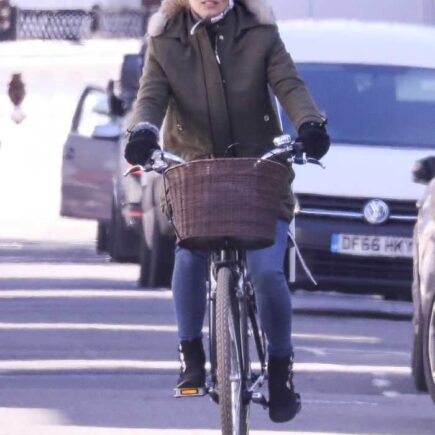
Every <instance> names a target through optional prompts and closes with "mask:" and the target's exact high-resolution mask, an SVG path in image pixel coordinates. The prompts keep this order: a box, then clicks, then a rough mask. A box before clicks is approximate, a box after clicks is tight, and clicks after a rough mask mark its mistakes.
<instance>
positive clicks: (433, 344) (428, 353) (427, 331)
mask: <svg viewBox="0 0 435 435" xmlns="http://www.w3.org/2000/svg"><path fill="white" fill-rule="evenodd" d="M428 308H429V309H428V312H427V315H426V316H425V325H424V334H423V363H424V374H425V378H426V385H427V389H428V391H429V394H430V395H431V397H432V400H433V401H434V402H435V294H433V295H432V298H431V301H430V303H429V307H428Z"/></svg>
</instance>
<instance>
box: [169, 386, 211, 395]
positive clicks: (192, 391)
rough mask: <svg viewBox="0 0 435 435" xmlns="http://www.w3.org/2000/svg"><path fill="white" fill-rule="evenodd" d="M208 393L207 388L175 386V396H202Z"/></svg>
mask: <svg viewBox="0 0 435 435" xmlns="http://www.w3.org/2000/svg"><path fill="white" fill-rule="evenodd" d="M206 394H207V390H206V388H203V387H201V388H174V397H201V396H205V395H206Z"/></svg>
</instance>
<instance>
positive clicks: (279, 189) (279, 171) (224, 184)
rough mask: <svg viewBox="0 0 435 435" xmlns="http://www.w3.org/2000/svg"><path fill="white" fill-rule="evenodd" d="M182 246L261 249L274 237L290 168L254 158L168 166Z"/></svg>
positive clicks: (176, 222)
mask: <svg viewBox="0 0 435 435" xmlns="http://www.w3.org/2000/svg"><path fill="white" fill-rule="evenodd" d="M165 177H166V178H165V182H166V183H167V187H168V188H169V198H170V201H171V206H172V210H173V220H174V227H175V231H176V233H177V238H178V243H179V244H180V246H183V247H185V248H189V249H220V248H223V247H237V248H246V249H259V248H264V247H267V246H270V245H272V244H273V242H274V239H275V225H276V221H277V218H278V213H279V211H280V207H281V204H282V201H283V199H284V198H285V196H286V194H287V193H288V183H289V171H288V169H287V168H286V167H285V166H284V165H281V164H279V163H275V162H271V161H261V162H258V160H257V159H253V158H231V159H209V160H196V161H192V162H189V163H186V164H183V165H177V166H174V167H172V168H170V169H169V170H168V171H166V174H165Z"/></svg>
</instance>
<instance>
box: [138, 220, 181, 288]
mask: <svg viewBox="0 0 435 435" xmlns="http://www.w3.org/2000/svg"><path fill="white" fill-rule="evenodd" d="M139 257H140V274H139V286H140V287H142V288H162V287H170V286H171V279H172V269H173V267H174V240H173V238H171V237H168V236H166V235H164V234H161V233H160V231H159V227H158V225H154V229H153V233H152V244H151V246H149V245H148V243H147V241H146V239H145V237H142V241H141V248H140V254H139Z"/></svg>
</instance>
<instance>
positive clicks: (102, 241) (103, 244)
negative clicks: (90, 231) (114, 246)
mask: <svg viewBox="0 0 435 435" xmlns="http://www.w3.org/2000/svg"><path fill="white" fill-rule="evenodd" d="M108 250H109V224H108V223H107V222H98V225H97V254H102V253H103V252H107V251H108Z"/></svg>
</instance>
